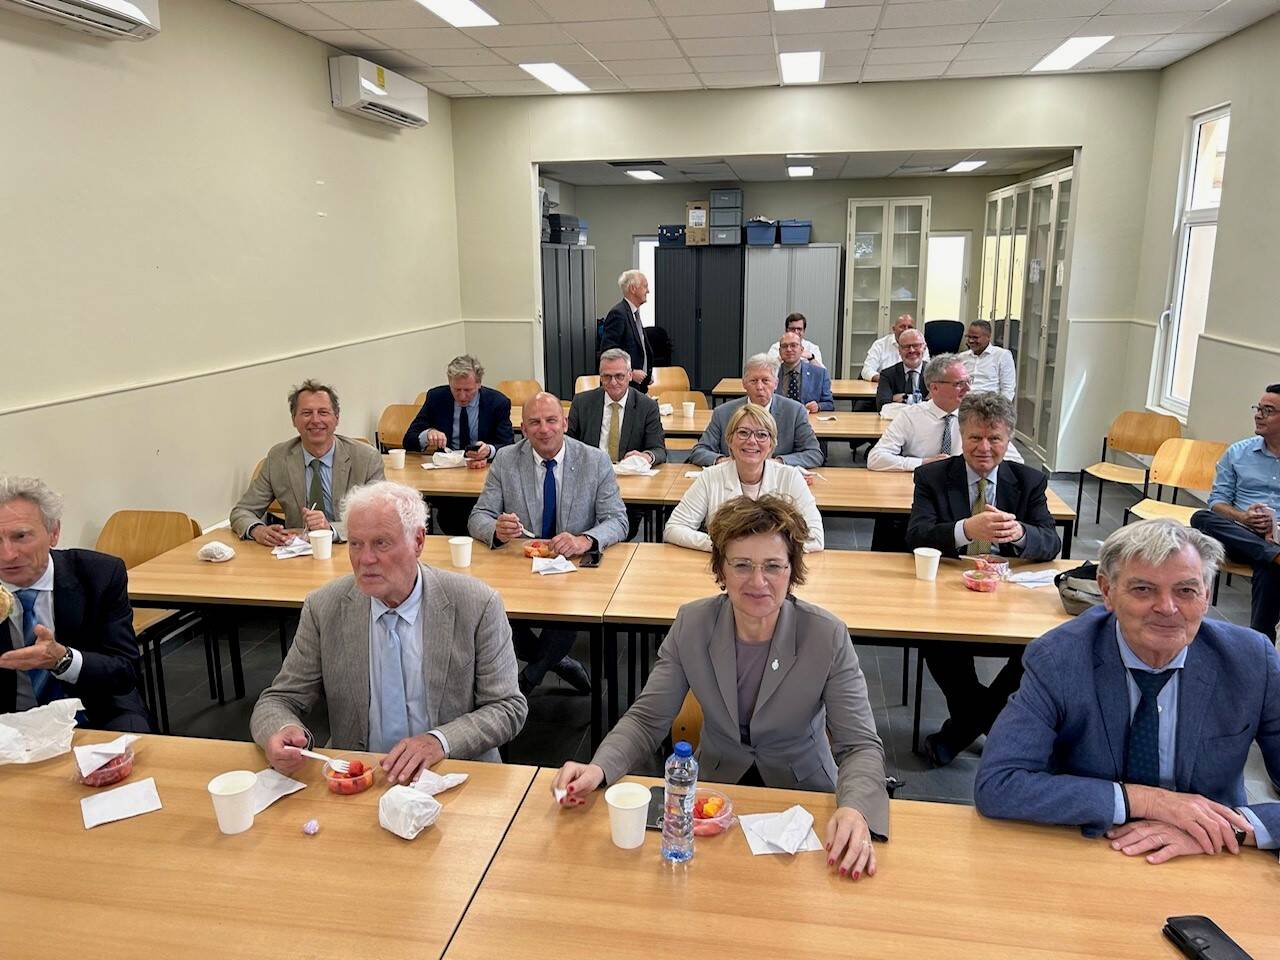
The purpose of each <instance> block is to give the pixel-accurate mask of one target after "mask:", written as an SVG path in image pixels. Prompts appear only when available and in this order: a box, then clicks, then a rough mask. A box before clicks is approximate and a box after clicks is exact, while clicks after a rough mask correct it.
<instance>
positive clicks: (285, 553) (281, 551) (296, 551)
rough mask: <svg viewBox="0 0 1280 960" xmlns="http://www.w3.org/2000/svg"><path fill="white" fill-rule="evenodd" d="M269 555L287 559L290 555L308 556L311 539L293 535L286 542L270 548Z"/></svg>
mask: <svg viewBox="0 0 1280 960" xmlns="http://www.w3.org/2000/svg"><path fill="white" fill-rule="evenodd" d="M271 555H272V556H273V557H275V558H276V559H277V560H288V559H290V558H291V557H309V556H311V541H310V540H303V539H302V538H301V537H299V536H294V538H293V539H292V540H290V541H289V542H288V543H285V544H282V545H280V546H278V547H276V548H275V549H274V550H272V551H271Z"/></svg>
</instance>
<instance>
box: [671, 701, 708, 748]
mask: <svg viewBox="0 0 1280 960" xmlns="http://www.w3.org/2000/svg"><path fill="white" fill-rule="evenodd" d="M681 740H684V741H685V742H686V743H688V744H689V746H691V747H693V749H694V750H697V749H698V744H699V743H700V742H701V741H702V704H700V703H698V700H697V698H696V697H694V695H693V691H692V690H690V691H689V692H688V693H686V694H685V695H684V704H683V705H682V706H681V707H680V712H679V713H677V714H676V718H675V720H673V721H672V722H671V742H672V743H679V742H680V741H681Z"/></svg>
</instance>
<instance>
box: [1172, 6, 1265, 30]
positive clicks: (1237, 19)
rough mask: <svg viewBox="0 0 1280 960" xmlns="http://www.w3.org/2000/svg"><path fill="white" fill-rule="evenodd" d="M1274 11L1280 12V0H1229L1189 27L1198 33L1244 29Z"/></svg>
mask: <svg viewBox="0 0 1280 960" xmlns="http://www.w3.org/2000/svg"><path fill="white" fill-rule="evenodd" d="M1273 13H1280V0H1228V2H1227V3H1224V4H1223V5H1222V6H1220V7H1216V8H1214V9H1213V10H1212V11H1210V12H1209V13H1206V14H1205V15H1204V16H1203V17H1201V18H1200V19H1199V20H1196V21H1194V22H1193V23H1191V24H1190V25H1189V26H1188V27H1187V29H1188V30H1194V31H1195V32H1196V33H1204V32H1212V31H1216V30H1229V31H1233V32H1234V31H1236V30H1243V29H1244V28H1245V27H1247V26H1250V25H1252V24H1255V23H1257V22H1258V21H1259V20H1262V19H1263V18H1265V17H1269V16H1271V14H1273Z"/></svg>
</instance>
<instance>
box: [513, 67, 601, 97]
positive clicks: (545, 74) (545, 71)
mask: <svg viewBox="0 0 1280 960" xmlns="http://www.w3.org/2000/svg"><path fill="white" fill-rule="evenodd" d="M520 69H521V70H523V71H524V72H525V73H527V74H530V75H532V76H534V77H537V78H538V79H539V80H541V81H542V82H543V83H545V84H546V85H547V86H548V87H550V88H551V89H552V90H554V91H556V93H589V92H590V91H591V88H590V87H588V86H587V85H586V84H585V83H583V82H582V81H581V80H579V79H578V78H577V77H575V76H574V75H573V74H572V73H570V72H569V71H568V70H566V69H565V68H564V67H562V66H560V64H558V63H522V64H520Z"/></svg>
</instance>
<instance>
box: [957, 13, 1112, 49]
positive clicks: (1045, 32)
mask: <svg viewBox="0 0 1280 960" xmlns="http://www.w3.org/2000/svg"><path fill="white" fill-rule="evenodd" d="M1088 22H1089V18H1088V17H1065V18H1061V19H1057V18H1055V19H1053V20H1002V21H1000V22H998V23H997V22H994V21H993V22H991V23H984V24H983V25H982V26H980V27H979V28H978V32H977V33H975V34H974V35H973V39H974V40H975V41H977V42H980V43H1001V42H1003V41H1006V40H1049V39H1054V40H1065V39H1066V38H1067V37H1069V36H1071V34H1073V33H1075V32H1076V30H1078V29H1080V28H1081V27H1083V26H1084V25H1085V24H1086V23H1088Z"/></svg>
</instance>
